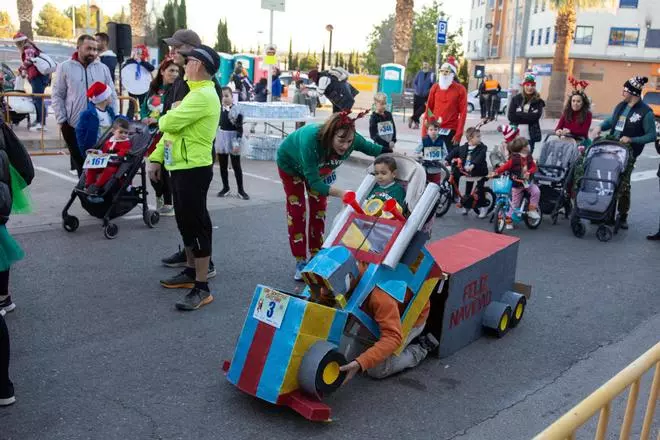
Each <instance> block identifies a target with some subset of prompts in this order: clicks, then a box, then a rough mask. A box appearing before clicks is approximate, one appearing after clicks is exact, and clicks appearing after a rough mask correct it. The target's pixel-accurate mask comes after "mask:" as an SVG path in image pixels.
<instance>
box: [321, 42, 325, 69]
mask: <svg viewBox="0 0 660 440" xmlns="http://www.w3.org/2000/svg"><path fill="white" fill-rule="evenodd" d="M321 70H325V44H324V45H323V51H322V52H321Z"/></svg>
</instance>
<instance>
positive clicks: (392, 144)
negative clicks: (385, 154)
mask: <svg viewBox="0 0 660 440" xmlns="http://www.w3.org/2000/svg"><path fill="white" fill-rule="evenodd" d="M390 149H392V150H394V142H390Z"/></svg>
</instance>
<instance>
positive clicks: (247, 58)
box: [234, 53, 254, 83]
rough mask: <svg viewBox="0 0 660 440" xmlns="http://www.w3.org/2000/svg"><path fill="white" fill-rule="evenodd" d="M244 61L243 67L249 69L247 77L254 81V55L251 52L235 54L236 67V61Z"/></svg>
mask: <svg viewBox="0 0 660 440" xmlns="http://www.w3.org/2000/svg"><path fill="white" fill-rule="evenodd" d="M239 61H240V62H241V63H243V68H244V69H245V70H247V77H248V79H249V80H250V82H251V83H254V55H252V54H250V53H241V54H238V55H234V68H236V63H238V62H239Z"/></svg>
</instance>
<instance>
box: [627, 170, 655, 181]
mask: <svg viewBox="0 0 660 440" xmlns="http://www.w3.org/2000/svg"><path fill="white" fill-rule="evenodd" d="M657 178H658V170H646V171H638V172H636V173H632V176H631V177H630V181H631V182H639V181H641V180H650V179H657Z"/></svg>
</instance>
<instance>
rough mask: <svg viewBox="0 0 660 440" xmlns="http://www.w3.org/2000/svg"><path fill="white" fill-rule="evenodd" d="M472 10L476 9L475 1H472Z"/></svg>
mask: <svg viewBox="0 0 660 440" xmlns="http://www.w3.org/2000/svg"><path fill="white" fill-rule="evenodd" d="M472 9H474V0H472Z"/></svg>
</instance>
